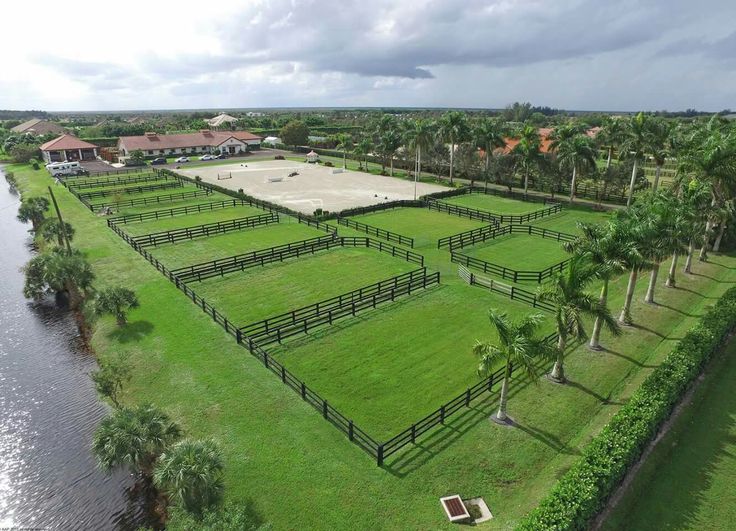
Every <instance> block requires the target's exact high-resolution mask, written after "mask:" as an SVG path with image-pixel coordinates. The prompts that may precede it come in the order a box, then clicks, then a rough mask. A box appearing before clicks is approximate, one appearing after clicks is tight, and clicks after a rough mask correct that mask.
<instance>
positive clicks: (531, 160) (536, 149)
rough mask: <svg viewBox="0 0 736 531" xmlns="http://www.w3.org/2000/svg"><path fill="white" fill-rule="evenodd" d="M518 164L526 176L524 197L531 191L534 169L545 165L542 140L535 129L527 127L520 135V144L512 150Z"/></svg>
mask: <svg viewBox="0 0 736 531" xmlns="http://www.w3.org/2000/svg"><path fill="white" fill-rule="evenodd" d="M512 154H513V156H514V158H515V159H516V164H517V166H518V167H520V168H521V169H522V172H523V175H524V195H526V194H527V193H528V191H529V174H530V173H531V172H532V170H534V169H539V168H541V167H542V165H543V164H544V156H543V155H542V151H541V139H540V138H539V133H538V132H537V129H536V128H535V127H532V126H531V125H527V126H525V127H524V128H523V129H522V130H521V133H520V135H519V143H518V144H516V145H515V146H514V148H513V150H512Z"/></svg>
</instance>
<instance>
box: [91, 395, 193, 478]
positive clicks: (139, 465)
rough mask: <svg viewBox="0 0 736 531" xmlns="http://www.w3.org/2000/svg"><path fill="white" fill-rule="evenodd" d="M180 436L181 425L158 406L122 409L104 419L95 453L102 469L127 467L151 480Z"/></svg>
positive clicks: (98, 429) (98, 432) (97, 437)
mask: <svg viewBox="0 0 736 531" xmlns="http://www.w3.org/2000/svg"><path fill="white" fill-rule="evenodd" d="M179 437H181V429H180V428H179V426H178V425H177V424H176V423H175V422H174V421H172V420H171V419H170V418H169V416H168V415H167V414H166V413H164V412H163V411H161V410H159V409H157V408H156V407H154V406H151V405H142V406H138V407H136V408H134V409H132V408H127V407H123V408H120V409H117V410H115V411H113V412H112V413H110V414H109V415H108V416H107V417H105V418H104V419H102V422H100V425H99V427H98V428H97V431H95V434H94V437H93V439H92V452H93V453H94V454H95V456H96V457H97V461H98V463H99V465H100V467H101V468H102V469H103V470H112V469H114V468H118V467H127V468H129V469H130V470H131V471H132V472H136V473H140V474H141V475H142V476H144V477H145V478H150V477H152V475H153V470H154V465H155V463H156V459H158V457H159V456H160V455H161V454H162V453H163V452H164V450H166V448H168V447H169V446H170V445H171V444H173V443H174V442H175V441H176V440H177V439H179Z"/></svg>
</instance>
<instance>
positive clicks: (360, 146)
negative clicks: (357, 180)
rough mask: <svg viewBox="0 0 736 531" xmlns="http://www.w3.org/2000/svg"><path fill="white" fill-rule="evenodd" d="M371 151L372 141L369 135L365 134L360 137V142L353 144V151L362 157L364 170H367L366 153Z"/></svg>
mask: <svg viewBox="0 0 736 531" xmlns="http://www.w3.org/2000/svg"><path fill="white" fill-rule="evenodd" d="M371 151H373V142H372V141H371V139H370V137H367V136H365V137H363V138H361V139H360V142H358V143H357V144H356V145H355V151H354V152H353V153H354V154H355V155H357V156H359V157H363V163H365V171H368V155H369V154H370V153H371ZM361 166H362V165H361ZM359 169H360V168H359Z"/></svg>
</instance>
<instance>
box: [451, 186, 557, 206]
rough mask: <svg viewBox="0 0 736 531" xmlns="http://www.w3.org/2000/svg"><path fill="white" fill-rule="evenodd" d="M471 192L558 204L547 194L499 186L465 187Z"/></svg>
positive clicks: (527, 201)
mask: <svg viewBox="0 0 736 531" xmlns="http://www.w3.org/2000/svg"><path fill="white" fill-rule="evenodd" d="M463 190H466V191H467V193H469V194H484V195H495V196H498V197H505V198H507V199H514V200H516V201H524V202H525V203H542V204H545V205H546V204H549V203H554V204H557V201H556V200H554V199H551V198H549V197H546V196H538V195H529V194H525V193H523V192H515V191H513V190H499V189H497V188H487V187H481V186H472V187H470V186H468V187H465V188H463Z"/></svg>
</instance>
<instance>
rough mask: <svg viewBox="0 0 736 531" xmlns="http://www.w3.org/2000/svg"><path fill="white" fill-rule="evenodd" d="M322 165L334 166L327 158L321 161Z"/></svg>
mask: <svg viewBox="0 0 736 531" xmlns="http://www.w3.org/2000/svg"><path fill="white" fill-rule="evenodd" d="M322 165H323V166H327V167H328V168H332V167H334V166H335V165H334V164H332V162H330V161H329V160H326V161H325V162H323V163H322Z"/></svg>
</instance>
